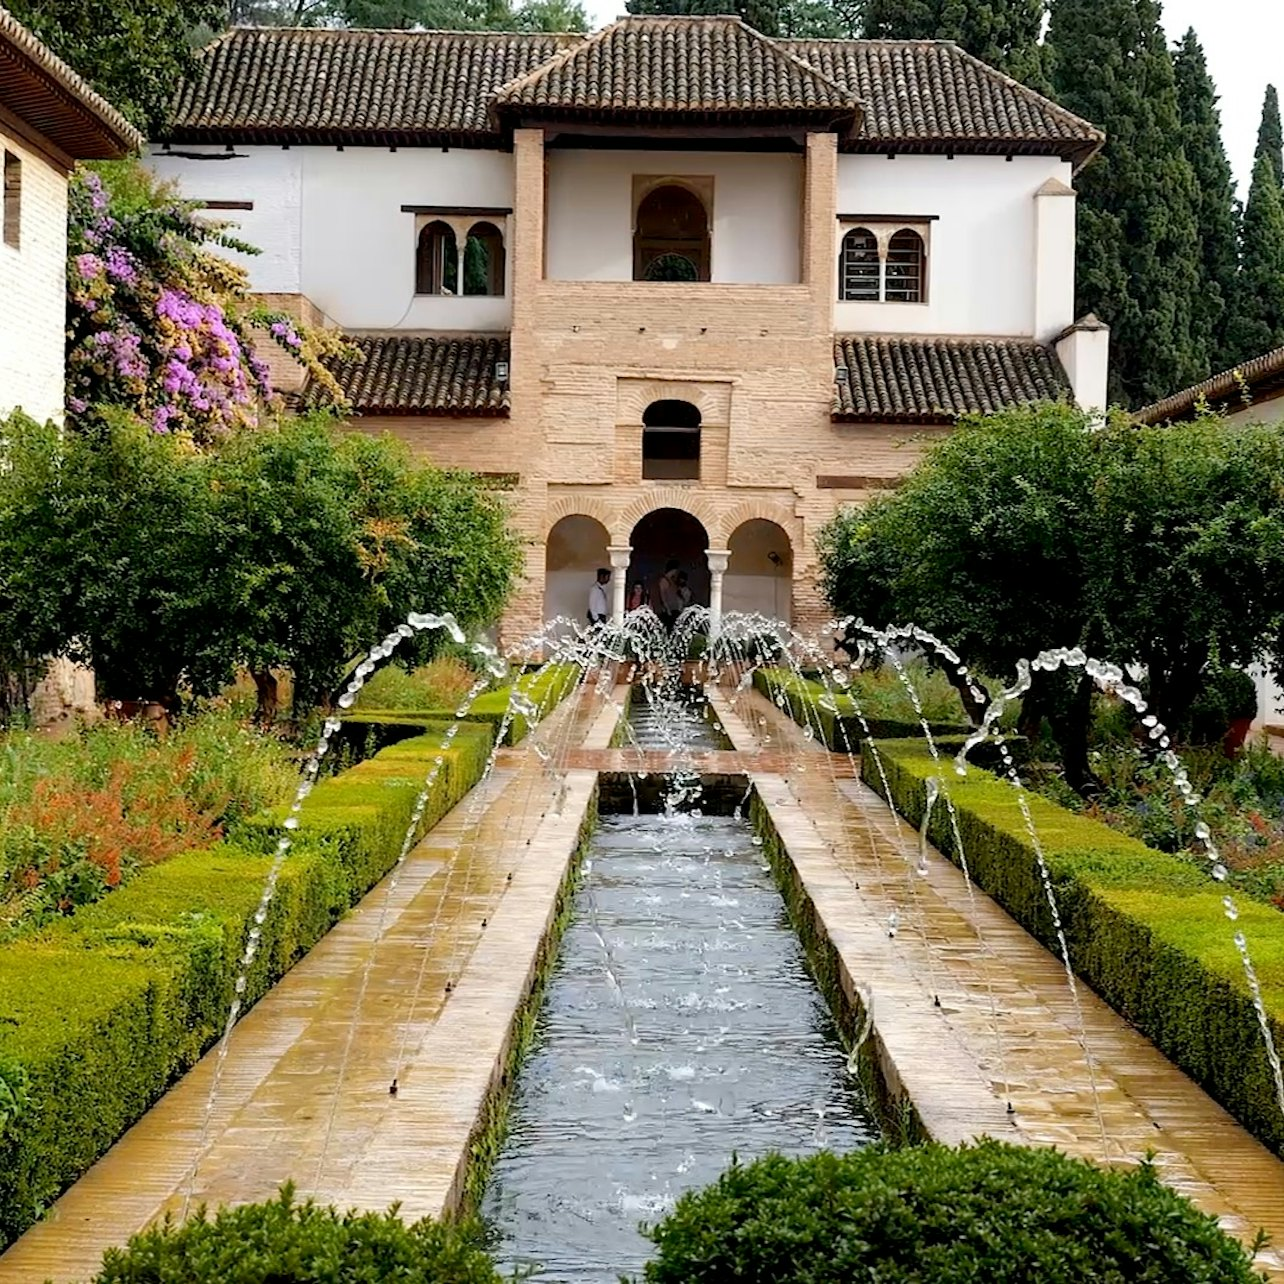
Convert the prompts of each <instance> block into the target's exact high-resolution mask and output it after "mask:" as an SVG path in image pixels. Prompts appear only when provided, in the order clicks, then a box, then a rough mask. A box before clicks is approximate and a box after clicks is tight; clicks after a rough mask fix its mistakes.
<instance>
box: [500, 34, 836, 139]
mask: <svg viewBox="0 0 1284 1284" xmlns="http://www.w3.org/2000/svg"><path fill="white" fill-rule="evenodd" d="M494 109H495V111H496V112H498V113H500V114H501V115H502V116H504V117H508V116H510V115H511V116H519V117H521V118H523V119H532V118H534V119H540V118H547V117H549V116H553V117H564V116H566V115H567V114H571V113H574V114H575V115H584V114H589V115H592V116H593V117H594V118H598V119H601V118H607V119H611V120H618V119H621V118H630V119H638V118H643V119H645V118H661V119H665V120H671V119H673V118H675V117H677V118H681V117H699V118H703V119H707V118H709V117H725V116H729V115H734V116H735V117H736V118H737V119H742V118H744V117H745V116H746V115H747V116H749V117H751V118H757V119H762V118H764V117H767V116H776V117H779V116H787V117H791V118H798V117H815V116H821V117H823V118H826V119H829V120H833V121H838V120H855V118H856V117H857V116H858V115H859V111H860V104H859V103H858V102H857V101H856V97H855V95H854V94H853V93H852V91H851V90H850V89H848V88H847V87H846V86H843V85H838V84H835V83H834V82H833V81H832V80H829V79H828V78H826V77H825V76H823V75H821V74H820V73H819V72H817V71H816V70H814V69H813V68H812V67H809V66H808V65H807V64H806V63H804V62H803V61H802V60H801V59H799V58H795V57H794V56H793V55H792V54H790V53H789V52H787V51H786V50H785V49H784V48H783V47H782V46H781V45H780V43H779V42H777V41H775V40H770V39H768V38H767V37H766V36H763V35H761V34H759V33H758V32H757V31H755V30H754V29H753V28H752V27H749V26H746V25H745V24H744V23H743V22H741V20H740V19H739V18H736V17H669V16H664V17H635V18H622V19H620V21H618V22H615V23H612V24H611V25H610V26H609V27H606V28H604V29H603V30H602V31H599V32H598V33H597V34H596V35H594V36H590V37H589V38H588V39H587V40H586V41H584V42H583V43H582V44H579V45H576V46H575V47H574V48H571V49H568V50H566V51H565V52H564V53H562V54H561V55H560V56H558V57H557V58H554V59H553V60H552V61H551V62H549V63H547V64H546V65H544V66H542V67H539V68H537V69H536V70H534V71H532V72H530V73H528V74H527V75H525V76H523V77H522V78H521V79H519V80H516V81H514V82H513V83H512V84H509V85H507V86H505V87H504V88H503V89H501V90H500V92H499V93H498V94H497V95H496V96H495V101H494Z"/></svg>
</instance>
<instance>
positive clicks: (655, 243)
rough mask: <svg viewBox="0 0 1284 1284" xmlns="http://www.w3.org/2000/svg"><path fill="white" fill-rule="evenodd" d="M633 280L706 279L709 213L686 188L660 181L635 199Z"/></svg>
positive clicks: (702, 203)
mask: <svg viewBox="0 0 1284 1284" xmlns="http://www.w3.org/2000/svg"><path fill="white" fill-rule="evenodd" d="M633 279H634V280H635V281H707V280H708V279H709V213H708V211H707V210H706V209H705V207H704V202H703V201H702V200H701V199H700V198H699V197H698V196H697V195H696V194H695V193H694V192H693V191H692V190H691V189H690V188H689V187H682V186H681V185H680V184H678V183H662V184H661V185H660V186H659V187H654V188H652V189H651V191H649V192H648V193H647V194H646V195H645V196H644V197H643V198H642V199H641V201H639V202H638V212H637V221H636V223H635V225H634V231H633Z"/></svg>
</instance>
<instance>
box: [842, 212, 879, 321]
mask: <svg viewBox="0 0 1284 1284" xmlns="http://www.w3.org/2000/svg"><path fill="white" fill-rule="evenodd" d="M880 269H881V265H880V263H879V261H878V238H877V237H876V236H875V235H874V233H873V232H871V231H870V230H869V228H867V227H854V228H852V230H851V231H850V232H848V233H847V235H846V236H844V237H843V248H842V253H841V254H840V255H839V260H838V297H839V298H840V299H842V300H843V301H844V302H847V303H877V302H878V294H879V290H878V285H879V280H878V278H879V275H880Z"/></svg>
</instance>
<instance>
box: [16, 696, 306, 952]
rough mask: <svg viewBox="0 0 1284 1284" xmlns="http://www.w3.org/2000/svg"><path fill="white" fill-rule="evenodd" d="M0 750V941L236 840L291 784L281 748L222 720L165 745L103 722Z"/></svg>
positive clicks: (289, 756)
mask: <svg viewBox="0 0 1284 1284" xmlns="http://www.w3.org/2000/svg"><path fill="white" fill-rule="evenodd" d="M0 745H2V753H0V940H3V939H4V936H5V935H6V934H7V935H13V934H14V933H16V932H19V931H25V930H30V929H31V928H33V927H38V926H39V925H40V924H41V923H45V922H49V921H51V920H53V919H56V918H57V917H59V916H60V915H64V914H68V913H72V912H74V911H75V910H76V909H77V907H80V906H84V905H88V904H91V903H93V902H94V901H96V900H98V899H99V898H101V897H102V896H104V895H106V894H108V893H109V892H111V891H112V890H113V889H118V888H119V887H120V886H121V885H123V884H126V883H128V882H129V880H130V879H131V878H132V877H133V876H135V875H136V874H137V873H139V872H140V871H142V870H144V869H147V868H148V867H150V866H153V865H156V864H159V863H161V862H163V861H166V860H168V859H170V858H171V857H173V856H175V855H177V854H178V853H180V852H183V851H188V850H191V849H192V848H194V847H203V846H206V845H208V844H210V843H212V842H215V841H217V840H218V839H219V838H221V837H223V836H224V835H228V836H232V837H235V835H236V831H237V830H238V828H239V827H240V826H241V825H242V823H243V822H244V819H245V817H246V816H247V815H248V814H250V813H252V812H256V811H259V810H260V809H262V808H263V807H267V806H272V805H275V804H277V803H280V802H283V801H285V800H286V799H288V798H289V797H290V795H291V794H292V793H293V790H294V786H295V784H296V783H297V779H298V771H297V766H296V764H295V762H294V759H293V751H292V749H291V747H290V746H289V745H288V744H286V743H285V742H283V741H281V740H278V739H276V738H275V737H273V736H270V735H264V734H260V733H258V732H254V731H251V730H248V729H247V728H245V727H244V726H242V725H240V724H239V723H238V721H237V720H236V719H235V718H233V717H232V716H230V715H229V714H225V713H206V714H201V715H198V716H197V717H194V718H191V719H189V720H187V721H185V722H184V723H182V724H181V725H180V726H179V727H178V728H177V729H176V730H174V731H172V732H171V733H170V734H169V735H168V736H166V737H165V738H164V739H163V740H157V739H156V737H155V736H153V735H151V734H150V733H148V732H147V731H145V730H144V729H143V728H142V727H140V726H137V725H125V726H119V725H116V724H112V723H107V724H104V725H101V726H98V727H95V728H92V729H90V730H87V731H84V732H82V733H81V734H79V735H78V736H76V737H74V738H71V739H68V740H63V741H57V742H54V741H50V740H46V739H41V738H39V737H36V736H31V735H27V734H23V733H12V734H10V735H8V736H7V737H5V738H4V739H3V741H2V742H0Z"/></svg>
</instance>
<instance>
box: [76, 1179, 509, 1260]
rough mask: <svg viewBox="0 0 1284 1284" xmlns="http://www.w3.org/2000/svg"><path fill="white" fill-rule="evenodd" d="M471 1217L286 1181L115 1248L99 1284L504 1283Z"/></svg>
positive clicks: (482, 1233) (108, 1257) (171, 1223)
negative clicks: (408, 1215)
mask: <svg viewBox="0 0 1284 1284" xmlns="http://www.w3.org/2000/svg"><path fill="white" fill-rule="evenodd" d="M484 1236H485V1231H484V1229H483V1227H482V1226H481V1225H480V1224H478V1223H476V1222H472V1221H464V1222H451V1223H443V1222H436V1221H433V1220H431V1219H430V1218H427V1217H425V1218H424V1219H423V1220H422V1221H418V1222H415V1223H414V1224H413V1225H411V1226H408V1225H406V1224H405V1223H404V1222H403V1221H402V1220H401V1219H400V1218H399V1217H398V1216H397V1215H396V1212H395V1211H393V1210H389V1211H388V1212H386V1213H362V1212H356V1211H352V1212H346V1213H341V1212H339V1211H338V1210H337V1209H335V1208H332V1207H329V1208H327V1207H322V1206H321V1205H319V1204H316V1203H314V1202H313V1201H312V1200H306V1201H304V1202H299V1201H298V1200H296V1199H295V1198H294V1191H293V1188H292V1187H290V1186H286V1187H284V1188H283V1189H282V1191H281V1193H280V1195H279V1196H278V1197H277V1198H276V1199H274V1200H272V1201H270V1202H269V1203H266V1204H244V1205H241V1206H240V1207H238V1208H220V1209H219V1210H218V1212H217V1213H215V1215H214V1216H213V1217H210V1216H209V1215H208V1214H207V1213H206V1210H205V1209H204V1208H201V1209H200V1210H198V1212H197V1213H196V1214H195V1216H193V1217H191V1218H189V1219H188V1220H187V1221H186V1222H184V1223H182V1224H181V1225H178V1224H175V1223H173V1222H170V1221H166V1222H164V1223H162V1224H161V1225H159V1226H153V1227H151V1228H150V1229H149V1230H146V1231H144V1232H143V1233H142V1234H141V1235H135V1236H134V1237H133V1238H132V1239H131V1240H130V1241H129V1246H128V1247H127V1248H123V1249H118V1248H112V1249H108V1250H107V1254H106V1256H105V1258H104V1259H103V1268H102V1270H101V1271H100V1272H99V1274H97V1275H95V1276H94V1280H93V1284H284V1281H287V1280H288V1281H289V1282H290V1284H373V1282H374V1281H377V1280H389V1281H391V1280H398V1281H400V1282H401V1284H503V1277H502V1276H501V1275H500V1274H499V1272H498V1271H497V1270H496V1269H495V1266H494V1263H493V1262H492V1261H491V1259H490V1256H489V1255H488V1254H487V1252H486V1250H485V1247H484Z"/></svg>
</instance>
